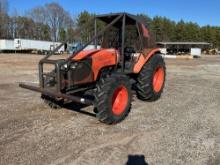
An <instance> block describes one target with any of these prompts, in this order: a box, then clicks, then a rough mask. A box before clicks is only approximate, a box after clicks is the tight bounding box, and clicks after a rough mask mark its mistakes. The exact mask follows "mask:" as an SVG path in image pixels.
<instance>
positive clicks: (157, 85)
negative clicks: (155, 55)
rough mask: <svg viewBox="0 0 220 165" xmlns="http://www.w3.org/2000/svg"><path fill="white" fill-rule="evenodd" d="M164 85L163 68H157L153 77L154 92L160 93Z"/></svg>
mask: <svg viewBox="0 0 220 165" xmlns="http://www.w3.org/2000/svg"><path fill="white" fill-rule="evenodd" d="M163 83H164V68H163V67H158V68H157V69H156V71H155V72H154V76H153V87H154V91H155V92H160V90H161V88H162V86H163Z"/></svg>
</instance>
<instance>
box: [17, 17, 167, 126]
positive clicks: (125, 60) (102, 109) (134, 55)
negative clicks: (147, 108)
mask: <svg viewBox="0 0 220 165" xmlns="http://www.w3.org/2000/svg"><path fill="white" fill-rule="evenodd" d="M97 20H99V21H102V22H103V23H104V24H105V25H106V26H105V27H104V28H103V30H102V31H100V32H97V31H98V30H97ZM94 29H95V30H94V31H95V35H94V37H93V38H92V39H91V40H90V41H89V42H87V43H86V44H85V45H84V46H82V47H81V48H80V49H78V51H76V52H75V53H73V54H72V55H71V56H69V57H68V58H66V59H60V60H51V59H49V57H50V56H51V55H52V53H51V54H50V55H47V56H45V57H44V58H43V59H42V60H41V61H40V62H39V81H40V84H39V87H35V86H31V85H27V84H20V85H19V86H20V87H22V88H26V89H29V90H33V91H36V92H40V93H41V94H42V95H41V97H42V99H44V100H45V102H46V103H47V104H48V105H49V106H50V107H51V108H59V107H62V106H64V105H65V103H67V102H73V103H74V102H75V103H81V104H85V105H93V106H94V112H95V113H96V116H97V118H98V120H99V121H101V122H103V123H106V124H116V123H118V122H120V121H122V120H123V119H125V117H126V116H127V115H128V114H129V112H130V109H131V101H132V90H133V91H136V94H137V97H138V98H139V99H141V100H144V101H155V100H157V99H159V98H160V96H161V93H162V91H163V88H164V83H165V76H166V67H165V63H164V60H163V58H162V57H161V53H160V50H159V49H158V48H156V47H155V42H154V39H153V38H152V36H151V35H150V32H149V30H148V29H147V26H146V25H145V22H144V21H142V20H141V19H140V18H139V17H137V16H134V15H131V14H128V13H116V14H108V15H99V16H96V18H95V27H94ZM91 44H92V45H94V49H90V50H85V48H86V47H87V46H88V45H91ZM61 46H62V45H60V46H59V47H57V48H56V49H55V50H54V51H53V52H55V51H56V50H57V49H59V48H60V47H61ZM98 47H99V48H98ZM100 47H101V48H100ZM45 64H50V65H53V66H54V69H53V70H51V71H50V72H45V71H44V65H45ZM88 96H89V97H88Z"/></svg>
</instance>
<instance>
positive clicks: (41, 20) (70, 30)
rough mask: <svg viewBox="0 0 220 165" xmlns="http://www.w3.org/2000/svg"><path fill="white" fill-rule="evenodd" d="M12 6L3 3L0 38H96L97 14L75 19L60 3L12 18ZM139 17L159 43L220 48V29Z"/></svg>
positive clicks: (85, 12)
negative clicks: (95, 21)
mask: <svg viewBox="0 0 220 165" xmlns="http://www.w3.org/2000/svg"><path fill="white" fill-rule="evenodd" d="M8 6H9V4H8V1H7V0H0V39H13V38H28V39H36V40H53V41H65V40H68V41H69V42H74V41H76V40H77V41H78V40H81V41H82V42H86V41H88V40H89V39H90V38H91V37H92V36H93V35H94V32H93V31H94V26H93V18H94V16H95V14H91V13H88V12H87V11H83V12H81V13H80V14H79V15H78V16H77V17H76V18H74V17H73V16H71V14H70V13H69V12H67V11H66V10H65V9H64V8H63V7H62V6H60V5H59V4H58V3H48V4H45V5H43V6H39V7H35V8H33V9H31V10H29V11H27V12H26V14H25V15H24V16H21V15H19V14H17V12H14V13H13V14H11V15H10V16H9V14H8ZM138 16H139V17H141V18H142V19H144V20H145V21H146V22H147V24H148V28H149V29H150V31H151V33H152V34H153V35H154V36H155V38H156V41H194V42H196V41H198V42H210V43H212V45H213V47H215V48H216V47H218V48H220V27H218V26H210V25H207V26H199V25H198V24H197V23H193V22H184V21H183V20H181V21H179V22H175V21H172V20H170V19H168V18H166V17H160V16H156V17H154V18H150V17H149V16H147V15H145V14H138ZM88 24H90V26H88ZM102 27H103V25H102V23H101V22H98V28H99V29H101V28H102Z"/></svg>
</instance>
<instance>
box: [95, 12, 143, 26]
mask: <svg viewBox="0 0 220 165" xmlns="http://www.w3.org/2000/svg"><path fill="white" fill-rule="evenodd" d="M123 15H124V16H125V17H126V24H131V25H134V24H136V23H140V24H143V25H145V26H147V24H146V21H144V20H143V19H141V18H140V17H138V16H136V15H133V14H129V13H110V14H103V15H97V16H96V18H97V19H99V20H102V21H103V22H105V23H107V24H109V23H111V22H112V21H113V20H114V19H115V18H117V17H118V16H123ZM119 22H121V20H119Z"/></svg>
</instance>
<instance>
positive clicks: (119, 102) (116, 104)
mask: <svg viewBox="0 0 220 165" xmlns="http://www.w3.org/2000/svg"><path fill="white" fill-rule="evenodd" d="M127 103H128V90H127V88H125V87H124V86H120V87H118V88H116V90H115V91H114V94H113V98H112V112H113V114H115V115H117V116H119V115H121V114H122V113H123V112H124V111H125V109H126V106H127Z"/></svg>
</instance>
